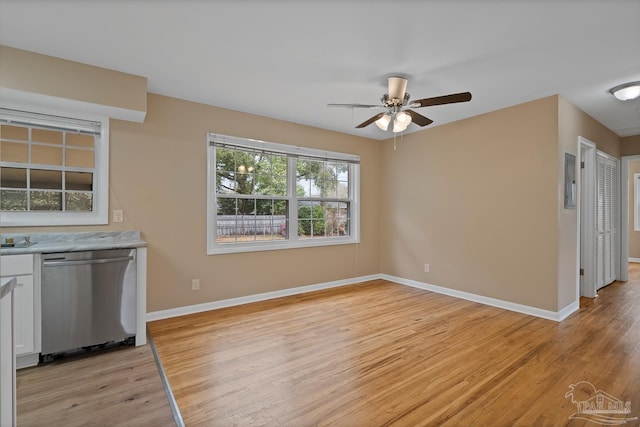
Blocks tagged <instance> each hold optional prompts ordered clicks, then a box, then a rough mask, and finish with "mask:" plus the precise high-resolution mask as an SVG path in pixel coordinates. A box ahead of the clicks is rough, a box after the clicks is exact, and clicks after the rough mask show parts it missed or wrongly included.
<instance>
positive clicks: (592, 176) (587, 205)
mask: <svg viewBox="0 0 640 427" xmlns="http://www.w3.org/2000/svg"><path fill="white" fill-rule="evenodd" d="M596 152H597V149H596V144H595V143H594V142H592V141H589V140H588V139H587V138H584V137H582V136H579V137H578V167H579V168H581V169H582V170H580V172H579V173H578V174H577V178H578V179H577V181H578V191H577V193H578V194H577V195H578V203H576V207H577V209H578V212H577V216H578V221H577V222H578V248H577V249H578V256H577V260H578V261H577V262H578V280H577V286H576V300H578V301H579V300H580V297H581V296H584V297H588V298H595V297H597V296H598V293H597V292H596V280H595V277H596V274H595V264H594V263H593V260H594V259H595V246H594V243H595V227H596V224H595V208H596ZM638 157H639V158H640V156H638ZM583 163H584V168H582V164H583ZM583 174H584V176H583ZM580 269H583V270H584V274H583V275H582V276H580Z"/></svg>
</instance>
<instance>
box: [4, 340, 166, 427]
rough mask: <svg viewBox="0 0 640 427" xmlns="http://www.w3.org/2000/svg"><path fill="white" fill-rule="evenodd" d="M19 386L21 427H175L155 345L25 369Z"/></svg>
mask: <svg viewBox="0 0 640 427" xmlns="http://www.w3.org/2000/svg"><path fill="white" fill-rule="evenodd" d="M16 380H17V398H18V400H17V401H18V426H25V427H37V426H43V427H44V426H47V427H55V426H60V427H63V426H64V427H72V426H78V427H79V426H99V427H107V426H132V427H133V426H154V427H155V426H157V427H160V426H175V422H174V418H173V413H172V412H171V408H170V406H169V402H168V400H167V397H166V395H165V391H164V388H163V386H162V383H161V381H160V376H159V374H158V369H157V366H156V363H155V361H154V359H153V354H152V352H151V346H149V345H145V346H141V347H120V348H114V349H111V350H105V351H102V352H99V353H92V354H91V357H87V356H75V357H70V358H66V359H60V360H57V361H54V362H51V363H47V364H45V365H40V366H38V367H34V368H26V369H21V370H19V371H18V373H17V377H16Z"/></svg>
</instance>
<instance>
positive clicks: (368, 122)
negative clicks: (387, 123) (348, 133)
mask: <svg viewBox="0 0 640 427" xmlns="http://www.w3.org/2000/svg"><path fill="white" fill-rule="evenodd" d="M384 114H385V113H378V114H376V115H375V116H373V117H371V118H370V119H368V120H365V121H364V122H362V123H360V124H359V125H358V126H356V129H359V128H363V127H366V126H369V125H370V124H371V123H373V122H375V121H376V120H378V119H379V118H380V117H382V116H384Z"/></svg>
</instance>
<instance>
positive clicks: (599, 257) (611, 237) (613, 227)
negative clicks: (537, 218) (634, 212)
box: [595, 152, 618, 289]
mask: <svg viewBox="0 0 640 427" xmlns="http://www.w3.org/2000/svg"><path fill="white" fill-rule="evenodd" d="M597 165H598V166H597V186H596V193H597V194H596V257H595V258H596V260H595V261H596V289H600V288H602V287H603V286H606V285H608V284H610V283H611V282H613V281H615V280H616V279H617V264H618V250H617V248H618V245H617V242H618V233H617V227H618V221H617V215H618V197H617V194H618V162H617V160H616V159H614V158H612V157H609V156H607V155H606V154H604V153H601V152H598V156H597Z"/></svg>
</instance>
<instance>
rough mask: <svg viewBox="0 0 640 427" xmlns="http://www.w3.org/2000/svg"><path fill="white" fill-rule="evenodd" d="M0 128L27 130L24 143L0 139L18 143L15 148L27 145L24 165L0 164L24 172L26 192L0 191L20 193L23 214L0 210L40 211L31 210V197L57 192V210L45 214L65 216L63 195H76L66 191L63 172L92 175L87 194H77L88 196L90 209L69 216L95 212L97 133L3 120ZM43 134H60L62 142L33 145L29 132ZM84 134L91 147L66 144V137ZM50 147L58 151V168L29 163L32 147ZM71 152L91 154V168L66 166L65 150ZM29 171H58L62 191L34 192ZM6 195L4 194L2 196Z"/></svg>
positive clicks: (7, 188) (1, 137)
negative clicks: (22, 194)
mask: <svg viewBox="0 0 640 427" xmlns="http://www.w3.org/2000/svg"><path fill="white" fill-rule="evenodd" d="M0 125H2V126H13V127H20V128H26V129H27V138H28V139H27V140H26V141H25V140H21V139H15V138H5V137H3V136H2V135H0V142H10V143H18V144H26V145H27V162H26V163H22V162H3V161H0V167H2V168H15V169H24V170H26V188H25V189H24V190H22V189H20V190H16V188H13V187H0V191H1V192H3V193H5V192H7V191H23V192H24V193H25V194H26V201H27V205H26V210H2V211H3V212H33V211H42V210H39V209H33V208H32V206H31V204H32V202H31V199H32V195H33V194H34V193H38V192H47V193H56V192H61V193H62V194H61V202H60V209H55V210H46V211H47V212H67V209H66V206H67V201H66V193H67V192H73V193H78V191H76V190H67V189H66V172H79V173H90V174H91V175H92V180H91V185H92V190H91V191H82V192H81V193H90V194H91V197H90V198H91V209H90V210H86V211H76V210H70V211H69V212H93V211H95V201H96V192H95V190H96V188H95V177H96V172H97V170H96V164H97V159H96V152H97V144H98V139H99V136H100V134H99V133H98V132H86V131H80V130H70V129H67V128H64V127H54V126H45V125H36V124H28V123H20V122H13V121H8V120H6V119H0ZM34 129H40V130H47V131H55V132H60V133H61V135H62V142H61V143H60V144H56V143H51V142H42V141H34V137H33V130H34ZM70 133H72V134H85V135H91V136H92V137H93V146H92V147H84V146H80V145H76V144H67V135H68V134H70ZM34 146H35V147H53V148H59V149H60V150H61V152H62V153H61V163H62V164H61V165H51V164H43V163H33V162H32V160H33V147H34ZM68 148H69V149H74V150H83V151H91V152H92V153H93V161H92V162H93V165H94V167H93V168H87V167H78V166H67V158H66V155H67V149H68ZM32 170H42V171H58V172H61V173H62V189H60V190H56V189H46V188H34V187H32V186H31V172H32ZM5 194H6V193H5Z"/></svg>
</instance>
